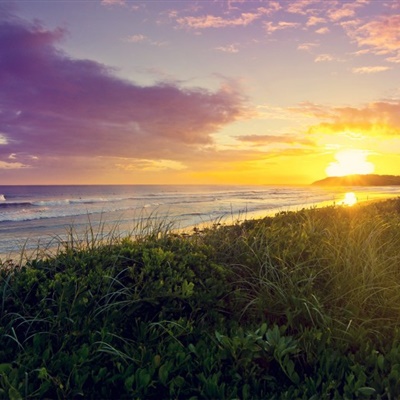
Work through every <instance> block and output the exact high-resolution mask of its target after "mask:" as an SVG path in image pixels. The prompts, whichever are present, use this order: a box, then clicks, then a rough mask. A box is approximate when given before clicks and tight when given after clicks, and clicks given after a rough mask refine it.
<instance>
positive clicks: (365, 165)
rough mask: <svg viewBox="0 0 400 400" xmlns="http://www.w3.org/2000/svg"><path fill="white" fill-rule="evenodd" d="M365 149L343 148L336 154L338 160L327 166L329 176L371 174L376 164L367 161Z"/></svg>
mask: <svg viewBox="0 0 400 400" xmlns="http://www.w3.org/2000/svg"><path fill="white" fill-rule="evenodd" d="M367 156H368V152H367V151H365V150H354V149H352V150H341V151H339V152H337V153H336V154H335V159H336V160H337V161H334V162H331V163H330V164H329V165H328V167H327V168H326V170H325V171H326V174H327V176H345V175H353V174H371V173H373V172H374V170H375V166H374V164H372V163H371V162H369V161H367Z"/></svg>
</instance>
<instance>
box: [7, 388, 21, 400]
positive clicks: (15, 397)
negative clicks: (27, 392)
mask: <svg viewBox="0 0 400 400" xmlns="http://www.w3.org/2000/svg"><path fill="white" fill-rule="evenodd" d="M8 396H9V397H10V400H22V396H21V395H20V394H19V392H18V391H17V389H15V388H13V387H11V388H10V389H9V391H8Z"/></svg>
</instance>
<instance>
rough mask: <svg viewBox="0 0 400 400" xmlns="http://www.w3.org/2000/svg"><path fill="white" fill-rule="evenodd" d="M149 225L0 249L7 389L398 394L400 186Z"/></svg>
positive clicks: (69, 393)
mask: <svg viewBox="0 0 400 400" xmlns="http://www.w3.org/2000/svg"><path fill="white" fill-rule="evenodd" d="M143 226H146V229H144V230H143V229H142V232H141V234H139V233H140V232H139V233H138V234H137V235H136V237H135V240H133V239H132V238H124V239H121V238H117V237H115V238H112V239H110V240H108V241H98V240H96V234H95V233H94V232H93V230H90V231H89V233H90V234H89V235H88V236H87V240H86V243H85V245H82V244H81V243H79V242H78V241H77V239H76V238H74V236H73V235H72V234H71V240H70V241H69V242H68V243H65V244H64V247H62V248H61V249H60V250H59V252H58V253H57V254H56V255H54V256H52V257H49V258H48V257H35V258H33V259H30V260H28V261H26V262H25V263H24V265H16V264H15V263H12V262H7V261H3V262H2V265H1V270H0V279H1V281H0V313H1V314H0V398H9V399H38V398H43V399H79V398H85V399H109V398H118V399H261V398H262V399H295V398H296V399H352V398H364V399H368V398H370V399H377V398H378V399H379V398H380V399H395V398H399V397H400V384H399V382H400V343H399V337H400V335H399V322H400V290H399V289H400V251H399V249H400V200H399V199H391V200H387V201H381V202H376V203H372V204H368V205H356V206H353V207H345V206H335V207H327V208H322V209H307V210H301V211H298V212H282V213H279V214H277V215H276V216H275V217H266V218H264V219H260V220H249V221H244V222H237V223H234V224H232V225H229V226H225V225H219V224H215V225H214V226H212V227H209V228H206V229H204V230H199V229H196V230H194V231H193V233H192V234H190V235H183V234H177V233H174V232H173V231H171V229H170V228H171V226H170V224H168V223H167V224H161V225H151V224H150V225H146V224H143ZM143 226H142V227H143ZM149 226H153V228H154V227H155V226H156V228H154V229H148V228H149ZM143 232H144V233H143Z"/></svg>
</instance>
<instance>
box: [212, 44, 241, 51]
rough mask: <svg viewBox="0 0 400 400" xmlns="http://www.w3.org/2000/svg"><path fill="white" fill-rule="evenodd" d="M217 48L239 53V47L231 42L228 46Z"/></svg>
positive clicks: (217, 48)
mask: <svg viewBox="0 0 400 400" xmlns="http://www.w3.org/2000/svg"><path fill="white" fill-rule="evenodd" d="M215 50H218V51H222V52H224V53H238V52H239V49H238V48H237V46H236V45H235V44H229V45H227V46H220V47H216V48H215Z"/></svg>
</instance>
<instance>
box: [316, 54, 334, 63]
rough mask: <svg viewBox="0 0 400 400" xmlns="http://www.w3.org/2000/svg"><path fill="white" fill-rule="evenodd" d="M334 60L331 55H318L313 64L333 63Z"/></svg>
mask: <svg viewBox="0 0 400 400" xmlns="http://www.w3.org/2000/svg"><path fill="white" fill-rule="evenodd" d="M334 60H335V57H333V56H332V55H331V54H319V55H318V56H317V57H315V59H314V61H315V62H327V61H334Z"/></svg>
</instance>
